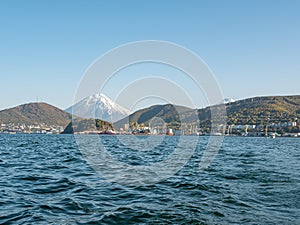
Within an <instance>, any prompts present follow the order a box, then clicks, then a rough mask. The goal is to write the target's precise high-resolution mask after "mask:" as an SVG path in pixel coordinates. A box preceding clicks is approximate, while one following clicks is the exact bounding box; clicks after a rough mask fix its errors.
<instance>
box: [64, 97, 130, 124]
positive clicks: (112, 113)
mask: <svg viewBox="0 0 300 225" xmlns="http://www.w3.org/2000/svg"><path fill="white" fill-rule="evenodd" d="M66 111H67V112H69V113H73V114H74V115H76V116H80V117H84V118H95V119H102V120H105V121H109V122H115V121H118V120H120V119H122V118H124V117H126V116H128V115H129V114H130V111H129V110H127V109H125V108H123V107H122V106H120V105H118V104H116V103H114V102H113V101H112V100H111V99H110V98H108V97H107V96H106V95H104V94H102V93H100V94H94V95H91V96H88V97H86V98H84V99H82V100H81V101H79V102H78V103H76V104H75V105H73V106H71V107H69V108H68V109H66Z"/></svg>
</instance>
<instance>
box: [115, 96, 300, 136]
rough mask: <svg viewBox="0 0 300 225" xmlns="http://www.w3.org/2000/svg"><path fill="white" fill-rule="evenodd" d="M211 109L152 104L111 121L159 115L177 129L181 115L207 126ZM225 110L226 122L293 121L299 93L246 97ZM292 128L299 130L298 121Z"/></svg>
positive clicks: (132, 121) (142, 120)
mask: <svg viewBox="0 0 300 225" xmlns="http://www.w3.org/2000/svg"><path fill="white" fill-rule="evenodd" d="M213 107H217V106H213ZM210 109H211V108H210V107H206V108H203V109H198V110H197V113H195V110H192V109H190V108H186V107H182V106H176V108H175V107H174V106H172V105H170V104H168V105H155V106H151V107H149V108H145V109H142V110H139V111H137V112H135V113H133V114H131V115H130V116H129V117H128V118H125V119H123V120H121V121H118V122H117V123H115V124H114V125H116V127H123V126H124V124H125V123H129V124H130V125H131V124H135V123H137V124H142V123H144V124H148V123H149V121H150V120H151V119H152V118H154V117H159V118H161V119H162V120H164V121H165V122H166V123H167V124H168V126H169V127H172V128H174V129H178V128H179V127H180V122H181V121H180V119H184V122H185V123H187V122H188V123H190V124H191V125H196V126H199V127H202V128H204V129H206V130H207V129H209V128H210V124H211V121H210V120H211V112H210ZM226 111H227V118H226V121H227V124H229V125H230V124H238V125H243V124H249V125H250V124H252V125H260V124H265V123H266V121H268V122H269V123H285V122H295V121H297V118H299V117H300V95H296V96H268V97H254V98H248V99H244V100H239V101H236V102H232V103H229V104H226ZM179 115H180V116H179ZM197 115H198V118H199V120H198V121H197V119H198V118H197ZM298 122H299V121H298ZM199 123H200V124H199ZM294 130H300V129H299V125H298V126H297V127H296V128H294Z"/></svg>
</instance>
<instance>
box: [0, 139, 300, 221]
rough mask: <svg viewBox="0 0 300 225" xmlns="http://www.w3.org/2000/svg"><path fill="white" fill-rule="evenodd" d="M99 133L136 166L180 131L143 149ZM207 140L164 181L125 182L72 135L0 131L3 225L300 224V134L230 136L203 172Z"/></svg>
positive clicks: (167, 147)
mask: <svg viewBox="0 0 300 225" xmlns="http://www.w3.org/2000/svg"><path fill="white" fill-rule="evenodd" d="M102 138H103V143H104V145H105V146H106V147H108V148H109V149H110V151H111V153H112V154H113V155H114V157H115V158H117V159H118V160H120V161H123V162H125V163H129V164H132V165H135V164H141V163H144V164H147V163H152V162H153V161H155V160H163V159H164V158H166V157H167V154H170V152H172V151H173V149H172V147H171V146H174V143H176V142H177V138H178V137H175V136H174V137H166V138H165V139H164V142H163V143H162V144H161V145H159V146H158V147H156V148H155V149H153V150H152V151H149V152H142V153H141V152H137V151H130V150H128V151H125V150H124V148H122V147H121V144H120V143H119V141H118V139H117V137H116V136H107V137H102ZM128 138H130V137H128ZM140 138H147V137H140ZM182 138H185V137H182ZM207 141H208V137H200V139H199V144H198V146H197V149H196V151H195V153H194V155H193V157H192V158H191V159H190V160H189V162H188V163H187V164H186V165H185V166H184V167H183V169H181V170H180V171H179V172H178V173H177V174H174V175H173V176H172V177H170V178H168V179H167V180H164V181H161V182H159V183H156V184H154V185H151V186H144V187H128V186H123V185H121V184H118V183H108V182H105V180H104V179H103V178H101V177H100V176H99V175H98V174H97V173H96V172H95V171H94V170H93V169H91V168H90V167H89V165H88V164H87V162H86V161H85V160H84V158H83V156H82V154H81V152H80V151H79V149H78V147H77V145H76V142H75V139H74V137H73V136H72V135H4V134H2V135H0V152H1V154H0V194H1V195H0V196H1V198H0V207H1V210H0V224H134V223H138V224H299V223H300V210H299V209H300V195H299V190H300V152H299V149H300V140H299V139H292V138H277V139H267V138H239V137H226V138H225V140H224V143H223V146H222V148H221V149H220V151H219V154H218V155H217V157H216V158H215V160H214V161H213V163H212V164H211V165H210V167H209V168H208V169H207V170H205V171H199V169H198V164H199V161H200V159H201V155H202V153H203V151H204V149H205V146H206V143H207ZM183 150H184V149H183ZM142 156H145V157H143V158H142Z"/></svg>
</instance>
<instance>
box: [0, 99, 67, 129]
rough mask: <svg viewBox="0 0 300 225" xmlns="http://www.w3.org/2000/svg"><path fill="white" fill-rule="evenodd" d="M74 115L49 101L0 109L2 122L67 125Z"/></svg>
mask: <svg viewBox="0 0 300 225" xmlns="http://www.w3.org/2000/svg"><path fill="white" fill-rule="evenodd" d="M71 119H72V115H71V114H69V113H67V112H65V111H63V110H61V109H59V108H57V107H54V106H52V105H49V104H47V103H43V102H41V103H28V104H24V105H20V106H17V107H14V108H10V109H5V110H2V111H0V123H4V124H8V123H14V124H16V125H17V124H26V125H31V124H45V125H59V126H63V127H65V126H67V124H68V123H69V122H70V120H71Z"/></svg>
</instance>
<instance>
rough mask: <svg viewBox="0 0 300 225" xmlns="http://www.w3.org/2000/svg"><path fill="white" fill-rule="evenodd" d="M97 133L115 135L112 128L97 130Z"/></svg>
mask: <svg viewBox="0 0 300 225" xmlns="http://www.w3.org/2000/svg"><path fill="white" fill-rule="evenodd" d="M99 134H100V135H115V134H116V132H115V131H114V130H110V129H107V130H104V131H101V132H99Z"/></svg>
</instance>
